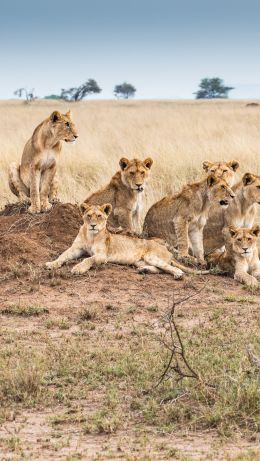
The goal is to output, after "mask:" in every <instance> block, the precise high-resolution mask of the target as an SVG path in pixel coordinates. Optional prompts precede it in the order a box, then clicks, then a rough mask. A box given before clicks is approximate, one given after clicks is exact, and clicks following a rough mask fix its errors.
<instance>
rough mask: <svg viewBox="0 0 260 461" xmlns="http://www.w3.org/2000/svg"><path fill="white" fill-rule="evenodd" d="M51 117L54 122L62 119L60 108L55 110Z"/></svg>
mask: <svg viewBox="0 0 260 461" xmlns="http://www.w3.org/2000/svg"><path fill="white" fill-rule="evenodd" d="M50 119H51V121H52V123H55V122H58V121H59V120H61V113H60V112H59V111H58V110H55V111H54V112H52V114H51V116H50Z"/></svg>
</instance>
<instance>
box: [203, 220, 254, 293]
mask: <svg viewBox="0 0 260 461" xmlns="http://www.w3.org/2000/svg"><path fill="white" fill-rule="evenodd" d="M259 232H260V227H259V226H257V225H255V226H253V227H252V228H251V229H248V228H244V227H242V228H241V227H240V228H239V227H235V226H229V227H228V228H226V229H225V230H224V236H225V251H224V252H221V251H216V252H214V253H211V254H210V255H209V257H208V261H209V262H210V263H213V264H215V265H218V266H219V267H220V268H221V269H222V270H224V271H225V272H228V273H229V274H231V275H234V279H235V280H237V281H238V282H241V283H245V284H246V285H247V286H249V287H257V286H258V282H257V279H259V278H260V261H259V256H258V248H257V237H258V235H259Z"/></svg>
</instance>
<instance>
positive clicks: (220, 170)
mask: <svg viewBox="0 0 260 461" xmlns="http://www.w3.org/2000/svg"><path fill="white" fill-rule="evenodd" d="M238 168H239V163H238V162H237V161H236V160H231V161H230V162H208V161H205V162H203V169H204V170H205V171H206V172H207V173H213V174H214V175H215V176H217V177H218V178H222V179H225V181H226V183H227V184H228V185H229V186H231V187H232V186H233V184H234V182H235V172H236V170H237V169H238Z"/></svg>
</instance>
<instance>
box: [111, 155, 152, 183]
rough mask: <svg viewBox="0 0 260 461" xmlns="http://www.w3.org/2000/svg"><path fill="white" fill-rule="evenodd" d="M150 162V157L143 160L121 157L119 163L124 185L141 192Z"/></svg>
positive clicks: (148, 171)
mask: <svg viewBox="0 0 260 461" xmlns="http://www.w3.org/2000/svg"><path fill="white" fill-rule="evenodd" d="M152 164H153V160H152V159H151V158H150V157H148V158H146V159H145V160H138V159H136V158H134V159H133V160H128V159H127V158H125V157H123V158H121V160H120V162H119V165H120V168H121V179H122V182H123V183H124V185H125V186H126V187H128V188H129V189H132V190H136V191H137V192H143V190H144V188H145V183H146V181H147V179H148V176H149V173H150V169H151V166H152Z"/></svg>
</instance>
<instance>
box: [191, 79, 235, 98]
mask: <svg viewBox="0 0 260 461" xmlns="http://www.w3.org/2000/svg"><path fill="white" fill-rule="evenodd" d="M231 90H234V88H233V87H232V86H225V85H224V81H223V80H222V79H221V78H218V77H214V78H203V79H202V80H201V81H200V84H199V89H198V91H196V92H195V93H194V94H195V95H196V99H215V98H228V93H229V91H231Z"/></svg>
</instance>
